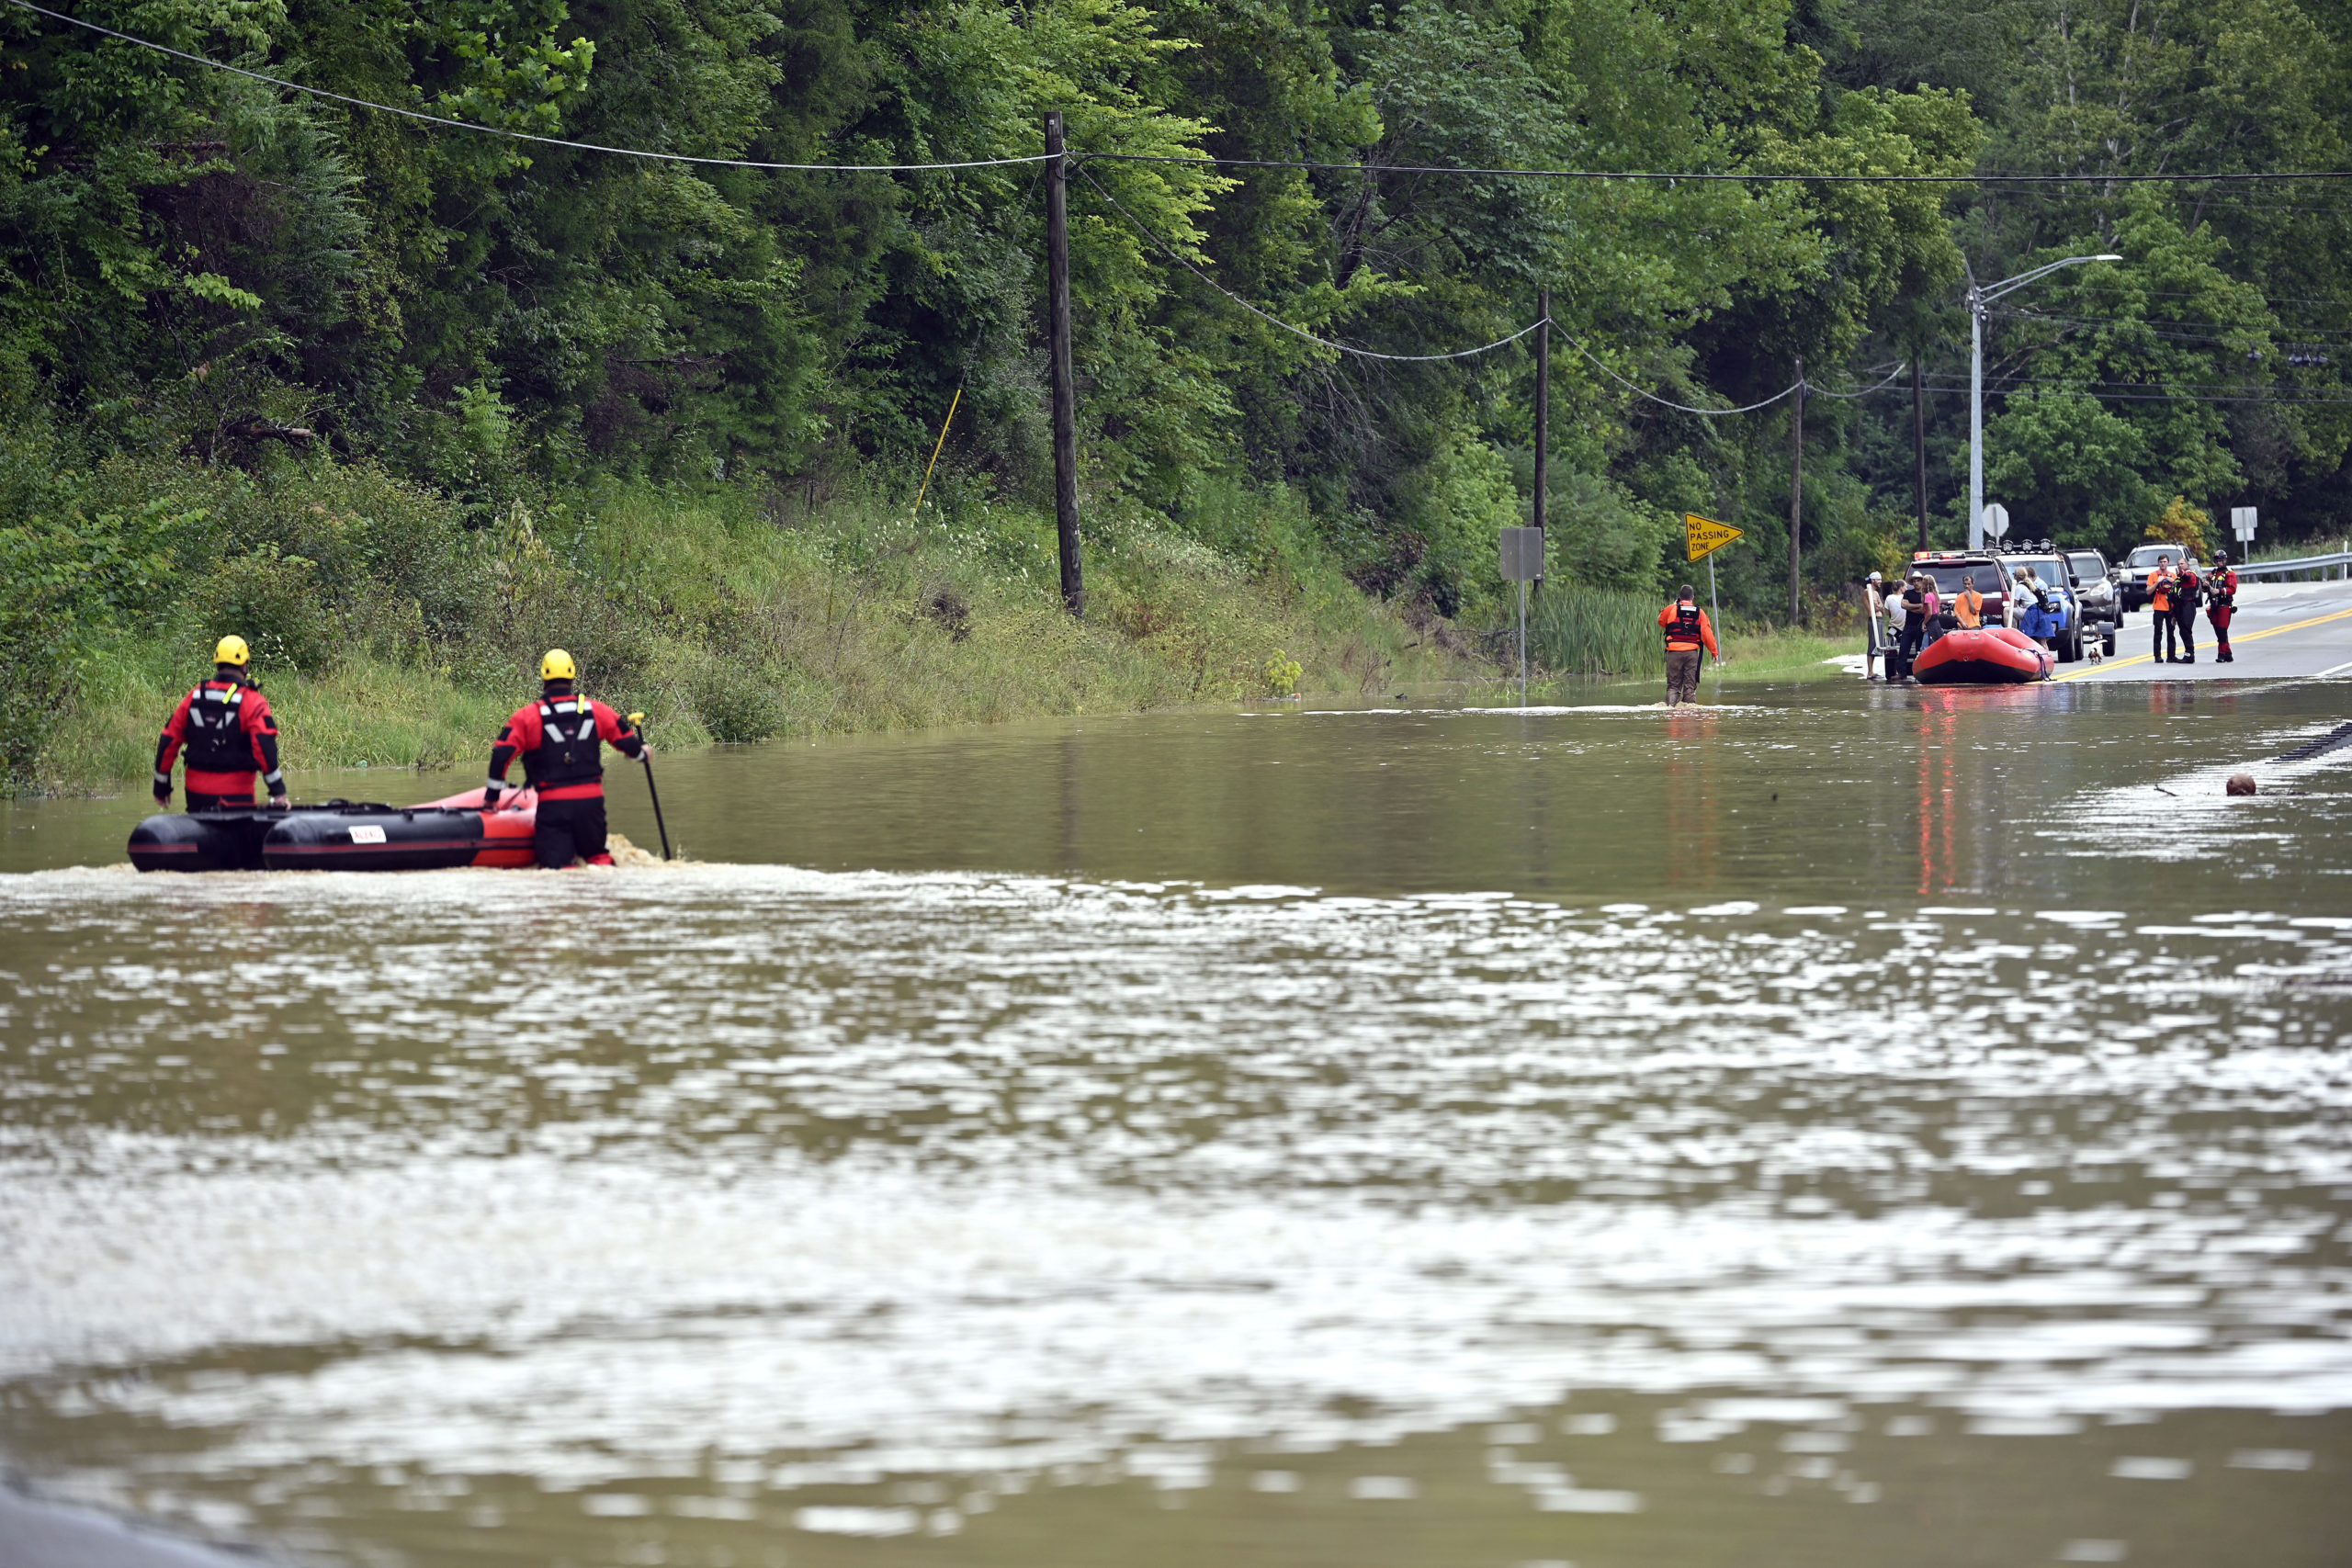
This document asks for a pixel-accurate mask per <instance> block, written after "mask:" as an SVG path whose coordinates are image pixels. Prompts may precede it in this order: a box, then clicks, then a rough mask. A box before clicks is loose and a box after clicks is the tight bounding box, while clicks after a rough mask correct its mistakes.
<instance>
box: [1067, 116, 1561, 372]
mask: <svg viewBox="0 0 2352 1568" xmlns="http://www.w3.org/2000/svg"><path fill="white" fill-rule="evenodd" d="M1078 173H1079V177H1080V178H1081V179H1083V180H1084V181H1085V182H1086V183H1087V184H1088V185H1091V186H1093V187H1094V192H1095V194H1096V195H1097V196H1100V197H1102V198H1103V200H1105V201H1107V202H1109V203H1110V204H1111V205H1112V207H1113V208H1114V209H1117V211H1118V214H1119V216H1120V217H1122V218H1124V219H1125V220H1127V222H1128V223H1129V224H1130V225H1132V226H1133V227H1134V229H1135V231H1136V233H1138V234H1141V235H1142V236H1143V237H1144V238H1145V239H1147V240H1149V241H1150V242H1151V243H1152V244H1153V245H1155V246H1157V247H1158V248H1159V250H1160V252H1161V253H1162V254H1165V255H1167V257H1168V258H1169V259H1170V261H1173V262H1174V263H1176V265H1179V266H1181V267H1182V268H1183V269H1184V270H1185V271H1187V272H1189V273H1191V274H1192V275H1193V276H1194V277H1197V278H1199V279H1200V280H1201V281H1202V282H1203V283H1205V284H1207V285H1208V286H1209V287H1210V288H1214V289H1216V291H1217V292H1218V293H1219V294H1222V295H1224V296H1225V297H1226V298H1227V299H1230V300H1232V301H1233V302H1234V303H1235V304H1237V305H1238V306H1240V307H1241V308H1242V309H1243V310H1247V311H1249V312H1250V314H1251V315H1253V316H1255V317H1257V318H1258V319H1259V320H1261V321H1270V322H1272V324H1273V325H1275V326H1278V327H1280V328H1282V330H1283V331H1284V332H1286V333H1290V334H1291V335H1292V336H1293V337H1298V338H1304V339H1306V341H1307V342H1308V343H1311V344H1316V345H1317V347H1321V348H1328V349H1330V350H1332V351H1334V352H1335V353H1339V354H1351V355H1355V356H1356V357H1357V358H1359V359H1386V360H1391V361H1395V362H1398V363H1403V364H1428V363H1430V362H1431V361H1434V360H1440V359H1467V358H1469V357H1470V356H1471V355H1476V354H1486V353H1487V352H1489V351H1490V350H1493V349H1498V348H1500V347H1502V346H1503V345H1504V344H1513V343H1517V342H1518V341H1519V340H1520V339H1521V338H1523V337H1525V336H1526V335H1527V334H1528V333H1532V332H1533V331H1535V329H1536V328H1537V327H1541V326H1543V325H1544V324H1545V322H1544V321H1537V322H1534V323H1533V324H1532V325H1530V326H1524V327H1521V328H1520V330H1519V331H1517V332H1515V333H1511V334H1510V336H1509V337H1498V338H1497V339H1496V340H1495V341H1494V342H1492V343H1482V344H1479V345H1478V346H1477V347H1476V348H1457V349H1455V350H1453V352H1452V353H1450V354H1383V353H1381V352H1380V351H1379V350H1377V349H1371V348H1356V347H1353V346H1351V345H1350V344H1344V343H1334V342H1333V341H1332V340H1331V339H1329V338H1324V337H1317V336H1316V335H1315V334H1314V333H1310V332H1308V331H1307V330H1306V328H1304V327H1295V326H1292V325H1291V324H1290V323H1289V322H1288V321H1283V319H1282V318H1281V317H1280V316H1277V315H1275V314H1274V313H1273V312H1272V311H1271V310H1261V309H1260V308H1259V307H1258V306H1256V305H1253V304H1251V303H1250V301H1249V300H1247V299H1243V298H1242V297H1241V296H1240V295H1238V294H1236V293H1235V292H1234V291H1233V290H1232V289H1230V288H1227V287H1226V286H1225V285H1224V284H1222V283H1219V282H1218V281H1217V280H1216V278H1214V277H1211V276H1209V275H1208V274H1207V273H1205V272H1203V271H1202V270H1201V269H1200V268H1199V267H1198V266H1195V265H1193V260H1192V258H1191V257H1189V256H1187V255H1185V254H1183V253H1182V252H1181V251H1179V250H1177V249H1176V248H1175V247H1174V246H1173V245H1170V243H1168V242H1167V241H1165V240H1163V239H1161V238H1160V237H1159V234H1157V233H1156V232H1154V231H1153V230H1152V228H1151V226H1150V225H1149V224H1148V223H1146V222H1145V221H1144V220H1142V219H1140V218H1137V217H1136V215H1135V214H1134V213H1132V212H1129V211H1128V210H1127V209H1125V207H1124V206H1121V205H1120V202H1119V198H1118V197H1115V196H1113V195H1112V194H1111V193H1110V192H1109V191H1107V190H1104V189H1103V186H1102V183H1101V182H1100V181H1098V180H1097V179H1095V177H1094V176H1093V175H1090V174H1088V173H1087V172H1086V165H1085V164H1084V163H1082V162H1081V163H1080V164H1079V165H1078ZM1547 320H1548V318H1547Z"/></svg>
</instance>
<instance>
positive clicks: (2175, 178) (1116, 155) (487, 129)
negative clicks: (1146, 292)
mask: <svg viewBox="0 0 2352 1568" xmlns="http://www.w3.org/2000/svg"><path fill="white" fill-rule="evenodd" d="M7 3H8V4H9V5H12V6H17V8H18V9H20V10H26V11H30V12H32V13H33V14H34V15H36V16H40V17H48V18H50V19H51V21H57V22H63V23H65V24H66V25H67V26H69V27H75V28H82V29H83V30H85V31H86V32H93V33H96V34H98V35H99V36H100V37H102V38H110V39H116V40H117V41H119V42H121V43H128V44H133V45H136V46H137V47H138V48H141V49H147V50H153V51H155V52H156V53H158V54H165V55H169V56H171V57H172V58H173V59H175V60H184V61H187V62H188V63H189V64H191V65H201V66H205V67H207V68H208V69H209V70H213V71H223V72H226V73H229V74H231V75H232V76H243V77H245V78H246V79H247V80H249V81H254V82H261V83H266V84H267V85H270V86H273V87H281V88H284V89H285V90H286V91H288V92H292V93H307V94H309V95H310V96H312V97H314V98H323V99H326V100H328V101H329V102H332V103H338V104H348V105H350V106H351V107H354V108H364V109H374V110H376V111H377V112H378V113H379V114H389V115H397V116H399V117H400V118H403V119H413V120H416V121H418V122H419V123H421V124H424V125H438V126H443V127H446V128H447V129H449V130H469V131H472V132H473V133H474V134H476V135H478V136H503V137H505V138H506V139H508V140H509V141H528V142H531V143H533V144H535V145H537V146H541V147H564V148H569V149H571V150H572V151H574V152H610V153H612V154H614V155H615V156H616V157H622V158H645V159H650V160H653V161H655V162H660V163H670V164H699V165H702V166H705V167H712V168H725V169H774V170H784V171H789V172H797V173H803V174H922V173H929V172H937V171H948V170H956V169H995V168H1003V167H1005V166H1007V165H1010V164H1042V163H1045V162H1046V161H1048V160H1049V159H1050V158H1052V157H1053V156H1054V154H1052V153H1047V152H1035V153H1026V154H1023V155H1022V156H1019V157H1013V158H972V159H965V160H962V161H958V162H953V163H937V164H786V163H774V162H769V161H767V160H763V159H754V158H705V157H696V156H694V155H691V154H689V153H684V152H648V151H646V150H645V149H643V148H639V147H613V146H608V145H606V144H605V143H602V142H595V141H571V140H570V139H568V138H565V137H560V136H539V135H536V134H534V133H532V132H530V131H527V130H507V129H505V128H503V127H501V126H494V125H482V124H480V123H478V122H476V121H473V120H464V119H451V118H448V117H447V116H445V115H436V114H427V113H425V112H424V110H422V109H413V108H405V107H401V106H399V105H397V104H381V103H378V102H376V101H375V100H373V99H371V98H360V97H354V96H351V95H349V94H347V93H337V92H332V91H330V90H328V89H327V88H324V87H313V86H311V85H307V84H305V83H301V82H291V81H288V80H287V79H286V78H284V77H282V76H271V75H268V74H266V73H262V72H259V71H248V70H246V69H245V68H244V67H243V66H241V65H231V64H229V63H227V62H223V61H219V60H214V59H212V58H210V57H209V56H207V55H201V54H194V53H190V52H189V51H187V50H184V49H175V48H173V47H172V46H171V45H169V44H163V43H157V42H156V41H154V40H153V39H143V38H141V37H139V36H138V35H137V34H135V33H126V32H122V31H119V30H118V29H116V28H108V27H101V26H100V25H99V24H97V23H96V22H90V21H85V20H84V19H83V18H81V17H74V16H69V15H68V14H66V13H65V12H62V11H52V10H51V9H50V8H49V7H47V6H37V5H35V4H33V0H7ZM1077 156H1078V157H1079V158H1080V159H1084V158H1104V159H1110V160H1113V161H1115V162H1119V163H1127V164H1192V165H1198V166H1204V167H1214V168H1238V169H1307V170H1317V171H1322V172H1327V173H1337V174H1391V175H1463V176H1467V177H1472V178H1487V179H1565V180H1645V181H1664V182H1666V183H1668V184H1669V185H1672V184H1676V183H1679V182H1680V181H1683V180H1690V181H1693V182H1695V183H1700V184H1734V185H2204V184H2245V183H2251V182H2266V183H2267V182H2274V181H2286V180H2342V179H2352V169H2317V170H2308V171H2302V172H2287V173H2241V174H2189V175H2177V174H2166V175H2047V174H1967V175H1800V174H1753V173H1747V174H1706V173H1701V174H1668V173H1662V172H1659V171H1656V170H1632V169H1478V168H1455V167H1451V166H1447V165H1442V164H1328V163H1317V162H1313V161H1309V160H1303V159H1282V158H1212V157H1207V156H1198V157H1177V156H1172V155H1167V154H1154V153H1145V152H1081V153H1080V154H1078V155H1077ZM1531 330H1532V329H1531Z"/></svg>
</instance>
